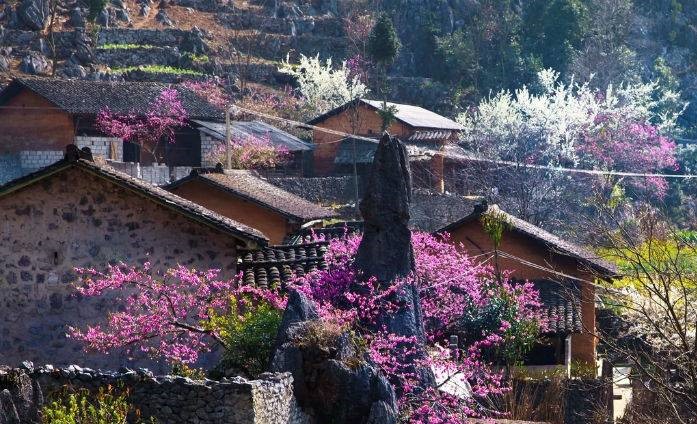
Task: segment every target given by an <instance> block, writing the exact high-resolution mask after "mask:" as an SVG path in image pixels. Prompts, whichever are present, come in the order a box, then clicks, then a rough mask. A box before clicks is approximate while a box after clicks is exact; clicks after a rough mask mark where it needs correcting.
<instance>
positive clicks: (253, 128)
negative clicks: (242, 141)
mask: <svg viewBox="0 0 697 424" xmlns="http://www.w3.org/2000/svg"><path fill="white" fill-rule="evenodd" d="M194 122H196V123H197V124H199V125H201V128H202V129H203V131H205V132H206V133H208V134H210V135H211V136H213V137H215V138H217V139H218V140H223V141H224V140H225V131H226V129H225V124H221V123H218V122H210V121H200V120H196V121H194ZM230 127H231V130H232V133H233V135H235V136H239V135H240V134H241V135H243V136H254V137H264V136H268V137H269V141H270V142H271V143H272V144H274V145H275V146H278V147H285V148H286V149H288V151H290V152H302V151H310V150H313V149H314V145H313V144H312V143H308V142H305V141H302V140H301V139H299V138H298V137H296V136H294V135H293V134H290V133H287V132H285V131H283V130H281V129H279V128H276V127H274V126H273V125H269V124H267V123H266V122H261V121H233V122H231V123H230Z"/></svg>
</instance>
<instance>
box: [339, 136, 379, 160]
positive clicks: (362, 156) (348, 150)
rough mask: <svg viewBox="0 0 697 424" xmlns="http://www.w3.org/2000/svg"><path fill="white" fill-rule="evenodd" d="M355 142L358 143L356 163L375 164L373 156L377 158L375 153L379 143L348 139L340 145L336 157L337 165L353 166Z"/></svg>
mask: <svg viewBox="0 0 697 424" xmlns="http://www.w3.org/2000/svg"><path fill="white" fill-rule="evenodd" d="M354 140H355V143H356V163H362V164H368V163H373V156H375V151H376V150H377V149H378V145H377V143H371V142H370V141H366V140H361V139H354V138H350V137H347V138H345V139H343V140H341V143H339V150H338V151H337V152H336V156H335V157H334V163H335V164H336V165H353V143H354ZM376 142H377V140H376Z"/></svg>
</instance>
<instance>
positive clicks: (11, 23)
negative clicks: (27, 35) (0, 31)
mask: <svg viewBox="0 0 697 424" xmlns="http://www.w3.org/2000/svg"><path fill="white" fill-rule="evenodd" d="M7 14H8V16H9V18H8V19H7V27H8V28H10V29H19V28H20V27H21V26H22V22H21V20H20V19H19V15H18V14H17V11H16V10H15V9H14V8H10V10H9V11H7Z"/></svg>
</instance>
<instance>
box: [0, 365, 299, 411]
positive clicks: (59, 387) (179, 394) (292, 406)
mask: <svg viewBox="0 0 697 424" xmlns="http://www.w3.org/2000/svg"><path fill="white" fill-rule="evenodd" d="M106 386H111V388H112V390H114V391H118V392H120V391H122V390H128V393H129V394H128V398H127V399H128V402H129V404H130V405H131V406H132V407H133V408H134V411H133V412H132V415H133V416H134V417H133V418H135V416H136V415H138V414H139V415H140V416H141V417H142V418H143V419H144V421H147V419H149V418H150V417H153V418H155V419H156V420H157V422H158V423H167V424H179V423H182V424H184V423H187V424H189V423H198V424H209V423H210V424H213V423H216V424H300V423H301V422H303V421H304V415H303V414H302V412H300V411H299V409H298V408H297V406H296V400H295V397H294V395H293V377H292V376H291V375H290V374H288V373H284V374H263V375H262V376H260V378H259V379H258V380H247V379H244V378H242V377H234V378H229V379H228V378H226V379H223V380H222V381H211V380H203V381H201V380H196V381H194V380H190V379H188V378H184V377H174V376H162V377H155V376H153V375H152V373H150V372H149V371H147V370H139V371H138V372H136V371H130V370H124V372H119V373H113V372H109V373H106V372H96V371H93V370H91V369H87V368H81V367H79V366H75V365H71V366H69V367H67V368H62V369H57V368H54V367H52V366H50V365H48V366H44V367H40V368H37V369H33V368H31V367H29V369H9V370H2V369H0V392H1V391H3V390H6V392H5V396H0V413H2V412H3V411H12V410H14V411H16V413H17V415H16V417H15V418H19V419H20V422H34V420H35V419H36V415H37V414H36V413H37V411H38V410H40V409H41V407H42V406H43V405H45V404H46V403H48V402H51V401H53V400H55V399H56V396H57V395H58V394H59V393H61V392H63V391H66V390H67V391H69V392H75V391H79V390H83V389H84V390H87V391H88V392H89V393H97V392H98V390H99V388H100V387H101V388H106ZM9 399H11V400H12V404H13V406H14V408H12V407H10V408H8V405H7V404H9V402H8V400H9ZM3 403H5V404H3ZM135 411H138V412H137V413H136V412H135ZM0 418H2V416H1V415H0ZM10 422H14V421H10ZM133 422H135V420H133Z"/></svg>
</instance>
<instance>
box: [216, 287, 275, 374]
mask: <svg viewBox="0 0 697 424" xmlns="http://www.w3.org/2000/svg"><path fill="white" fill-rule="evenodd" d="M281 317H282V312H281V311H279V310H277V309H274V308H273V307H272V306H271V305H269V304H268V303H265V302H260V303H257V304H253V303H252V301H251V300H250V299H246V298H244V299H242V300H233V301H232V304H231V310H230V313H229V314H227V315H224V316H220V317H216V318H215V319H214V320H213V322H214V324H213V325H214V326H215V327H216V328H217V331H218V333H219V334H220V337H221V338H222V339H223V341H224V343H225V347H226V349H225V353H224V354H223V360H222V362H221V364H220V365H219V366H218V368H219V369H220V370H222V371H224V370H227V369H234V370H236V371H239V372H242V373H244V374H246V375H248V376H250V377H256V376H258V375H259V374H261V373H263V372H264V371H266V367H267V365H268V362H269V359H270V357H271V351H272V349H273V345H274V342H275V341H276V333H277V332H278V327H279V325H280V324H281Z"/></svg>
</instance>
